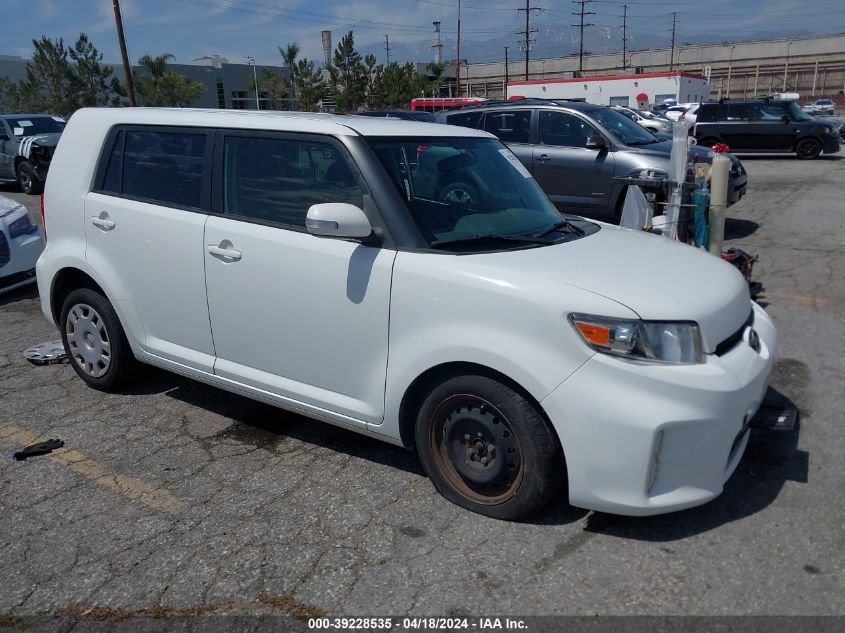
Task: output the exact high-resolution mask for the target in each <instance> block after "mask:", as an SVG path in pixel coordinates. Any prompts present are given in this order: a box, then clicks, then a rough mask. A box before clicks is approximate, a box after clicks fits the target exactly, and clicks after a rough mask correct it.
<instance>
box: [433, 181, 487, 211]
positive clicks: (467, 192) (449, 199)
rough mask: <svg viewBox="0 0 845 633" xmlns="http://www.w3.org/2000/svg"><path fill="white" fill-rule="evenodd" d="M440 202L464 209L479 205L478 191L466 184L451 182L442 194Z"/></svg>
mask: <svg viewBox="0 0 845 633" xmlns="http://www.w3.org/2000/svg"><path fill="white" fill-rule="evenodd" d="M440 201H441V202H445V203H447V204H452V205H459V206H463V207H469V206H473V205H474V204H478V202H479V198H478V190H477V189H476V188H475V187H473V186H472V185H470V184H468V183H465V182H451V183H449V184H448V185H446V186H445V187H443V190H442V191H441V192H440Z"/></svg>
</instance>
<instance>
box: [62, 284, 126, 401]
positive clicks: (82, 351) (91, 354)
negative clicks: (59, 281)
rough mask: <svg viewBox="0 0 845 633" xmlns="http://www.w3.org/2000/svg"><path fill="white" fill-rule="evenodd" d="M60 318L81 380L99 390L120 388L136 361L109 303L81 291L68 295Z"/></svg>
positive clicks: (87, 291)
mask: <svg viewBox="0 0 845 633" xmlns="http://www.w3.org/2000/svg"><path fill="white" fill-rule="evenodd" d="M60 318H61V321H60V327H61V337H62V343H63V344H64V347H65V352H67V356H68V358H69V359H70V364H71V365H72V366H73V368H74V370H75V371H76V373H77V374H79V377H80V378H82V380H84V381H85V383H86V384H87V385H88V386H89V387H93V388H94V389H98V390H100V391H110V390H112V389H114V388H115V387H117V386H119V385H120V384H121V383H122V382H123V381H124V379H125V378H127V377H128V375H129V374H130V373H131V370H132V369H133V368H134V367H135V365H136V363H137V361H136V360H135V356H134V355H133V353H132V349H131V348H130V346H129V342H128V341H127V340H126V334H124V332H123V327H122V326H121V325H120V320H119V319H118V317H117V313H116V312H115V311H114V307H112V304H111V303H110V302H109V300H108V299H106V298H105V297H104V296H103V295H101V294H100V293H99V292H97V291H95V290H92V289H90V288H79V289H77V290H74V291H72V292H71V293H70V294H68V296H67V298H66V299H65V301H64V304H63V305H62V313H61V317H60Z"/></svg>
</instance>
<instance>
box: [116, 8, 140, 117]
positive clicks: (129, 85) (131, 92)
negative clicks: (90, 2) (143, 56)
mask: <svg viewBox="0 0 845 633" xmlns="http://www.w3.org/2000/svg"><path fill="white" fill-rule="evenodd" d="M113 6H114V22H115V24H116V26H117V40H118V42H120V57H121V59H122V60H123V74H124V75H125V76H126V93H127V95H128V97H129V105H130V106H133V107H134V106H135V105H136V104H135V84H134V83H133V82H132V68H130V67H129V53H127V52H126V36H124V34H123V18H121V17H120V0H114V2H113Z"/></svg>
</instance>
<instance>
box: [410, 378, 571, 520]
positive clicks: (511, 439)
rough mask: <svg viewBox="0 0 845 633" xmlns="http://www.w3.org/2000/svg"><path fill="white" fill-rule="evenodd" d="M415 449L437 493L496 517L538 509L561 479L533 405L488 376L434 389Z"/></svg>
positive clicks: (555, 450)
mask: <svg viewBox="0 0 845 633" xmlns="http://www.w3.org/2000/svg"><path fill="white" fill-rule="evenodd" d="M416 444H417V450H418V452H419V455H420V460H421V461H422V463H423V466H424V468H425V470H426V472H427V473H428V476H429V477H430V478H431V481H432V483H433V484H434V487H435V488H436V489H437V490H438V492H440V494H442V495H443V496H444V497H446V498H447V499H448V500H449V501H451V502H453V503H455V504H457V505H459V506H461V507H463V508H467V509H469V510H472V511H474V512H478V513H479V514H484V515H486V516H490V517H494V518H497V519H507V520H513V519H518V518H520V517H523V516H526V515H528V514H531V513H532V512H535V511H537V510H539V509H540V508H542V507H543V506H544V505H546V504H547V503H548V502H549V500H550V499H552V498H553V497H554V495H555V494H556V493H557V492H558V490H559V489H560V487H561V485H562V484H563V483H564V481H565V480H566V469H565V466H564V463H563V458H562V455H561V450H560V447H559V445H558V442H557V439H556V438H555V437H554V435H553V433H552V431H551V429H550V428H549V425H548V424H547V423H546V421H545V419H544V418H543V416H542V414H541V413H540V412H539V411H538V410H537V407H536V406H535V405H534V404H533V403H531V402H530V401H529V400H528V399H527V398H526V397H525V396H523V395H522V394H520V393H519V392H518V391H516V390H515V389H513V388H511V387H510V386H508V385H506V384H504V383H502V382H499V381H497V380H494V379H493V378H489V377H487V376H478V375H462V376H455V377H452V378H449V379H447V380H445V381H444V382H442V383H441V384H439V385H438V386H436V387H434V388H433V389H432V390H431V391H430V392H429V394H428V396H427V397H426V398H425V400H424V401H423V404H422V407H421V408H420V411H419V414H418V416H417V422H416Z"/></svg>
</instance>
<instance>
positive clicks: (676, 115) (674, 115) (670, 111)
mask: <svg viewBox="0 0 845 633" xmlns="http://www.w3.org/2000/svg"><path fill="white" fill-rule="evenodd" d="M694 105H696V104H695V103H679V104H678V105H673V106H669V107H668V108H666V111H665V112H664V114H665V115H666V117H667V118H669V119H671V120H672V121H677V120H678V119H680V118H681V115H683V114H684V113H685V112H686V111H687V110H689V109H690V108H691V107H692V106H694Z"/></svg>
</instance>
